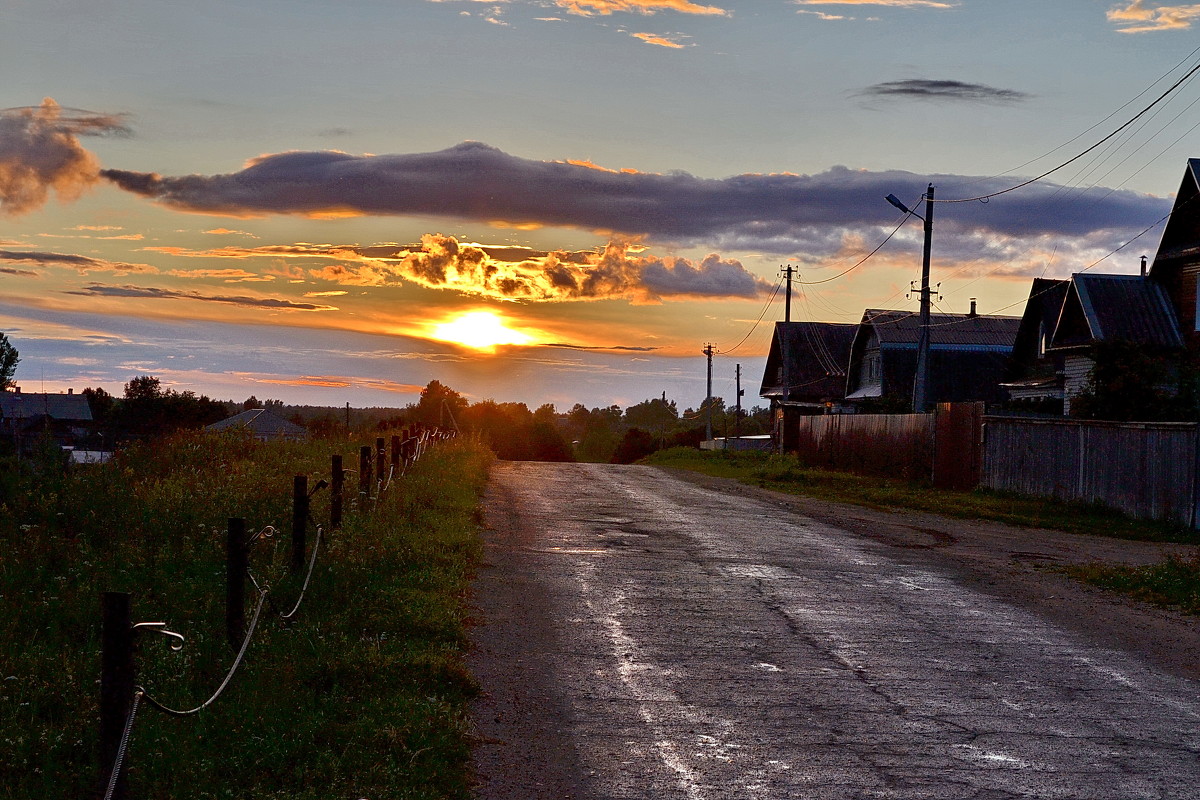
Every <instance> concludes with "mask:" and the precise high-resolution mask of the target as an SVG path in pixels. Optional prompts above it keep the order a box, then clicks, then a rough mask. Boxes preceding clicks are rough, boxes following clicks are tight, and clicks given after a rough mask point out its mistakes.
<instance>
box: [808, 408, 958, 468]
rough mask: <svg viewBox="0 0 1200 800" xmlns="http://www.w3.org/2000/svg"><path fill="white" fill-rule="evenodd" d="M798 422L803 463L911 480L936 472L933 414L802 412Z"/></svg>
mask: <svg viewBox="0 0 1200 800" xmlns="http://www.w3.org/2000/svg"><path fill="white" fill-rule="evenodd" d="M798 427H799V432H798V435H797V440H796V455H797V456H798V457H799V458H800V461H801V462H802V463H804V464H808V465H810V466H814V467H826V468H828V469H838V470H844V471H846V472H856V473H862V474H867V475H890V476H892V477H897V478H912V479H921V478H925V479H928V478H929V476H930V475H931V474H932V472H933V432H934V415H933V414H829V415H824V416H812V417H801V418H800V420H799V423H798Z"/></svg>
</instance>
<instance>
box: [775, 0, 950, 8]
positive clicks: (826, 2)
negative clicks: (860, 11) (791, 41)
mask: <svg viewBox="0 0 1200 800" xmlns="http://www.w3.org/2000/svg"><path fill="white" fill-rule="evenodd" d="M792 2H794V3H795V4H796V5H798V6H894V7H898V8H913V7H920V8H955V7H957V6H959V5H961V4H960V3H957V2H953V3H943V2H939V0H792Z"/></svg>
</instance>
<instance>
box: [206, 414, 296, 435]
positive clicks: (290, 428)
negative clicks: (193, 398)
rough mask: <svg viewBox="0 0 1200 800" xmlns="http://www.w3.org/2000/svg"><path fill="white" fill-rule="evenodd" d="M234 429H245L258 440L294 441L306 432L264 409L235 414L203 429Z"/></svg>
mask: <svg viewBox="0 0 1200 800" xmlns="http://www.w3.org/2000/svg"><path fill="white" fill-rule="evenodd" d="M234 428H246V429H248V430H249V431H250V432H251V433H253V434H254V435H255V436H257V437H260V438H271V439H274V438H279V439H294V438H298V437H302V436H304V435H305V434H306V433H307V431H305V429H304V428H302V427H300V426H299V425H297V424H296V423H294V422H289V421H288V420H286V419H284V418H283V417H278V416H276V415H275V414H272V413H271V412H270V411H268V410H267V409H265V408H252V409H250V410H248V411H243V412H242V413H240V414H235V415H233V416H232V417H229V418H228V419H223V420H221V421H220V422H214V423H213V424H212V425H209V426H208V427H206V428H205V430H208V431H227V430H231V429H234Z"/></svg>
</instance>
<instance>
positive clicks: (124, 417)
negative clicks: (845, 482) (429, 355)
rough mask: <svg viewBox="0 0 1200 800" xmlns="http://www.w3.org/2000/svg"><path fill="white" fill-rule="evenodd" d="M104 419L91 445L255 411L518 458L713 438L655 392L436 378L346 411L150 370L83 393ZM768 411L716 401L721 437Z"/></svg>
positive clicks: (628, 456)
mask: <svg viewBox="0 0 1200 800" xmlns="http://www.w3.org/2000/svg"><path fill="white" fill-rule="evenodd" d="M83 394H84V395H85V396H86V397H87V398H88V401H89V403H90V405H91V409H92V415H93V417H94V419H95V421H94V423H93V430H92V434H91V436H90V437H89V440H90V441H89V442H88V444H87V446H90V447H96V448H98V449H104V447H106V446H107V447H111V446H112V445H113V444H114V443H118V444H119V443H120V442H123V441H129V440H134V439H146V438H153V437H156V436H163V435H166V434H169V433H172V432H174V431H178V430H186V429H196V428H202V427H204V426H205V425H210V424H212V423H214V422H219V421H220V420H222V419H226V418H227V417H230V416H232V415H234V414H238V413H241V412H243V411H246V410H249V409H255V408H265V409H267V410H269V411H271V412H272V413H274V414H276V415H277V416H280V417H282V418H284V419H287V420H289V421H291V422H294V423H296V424H298V425H302V426H304V428H306V429H307V430H308V432H309V434H310V435H313V436H325V435H332V434H335V433H336V434H341V433H344V432H345V431H347V430H350V431H355V432H360V431H372V430H389V429H395V428H401V427H405V426H424V427H445V428H454V429H457V430H458V431H460V432H461V433H464V434H473V435H477V436H479V437H480V438H481V439H482V440H484V441H486V442H487V443H488V445H489V446H490V447H491V448H492V450H493V451H494V452H495V453H496V455H497V456H498V457H499V458H502V459H506V460H512V461H596V462H615V463H630V462H633V461H636V460H638V459H639V458H642V457H644V456H646V455H649V454H650V453H652V452H654V451H655V450H658V449H660V448H665V447H678V446H689V447H696V446H698V445H699V443H700V442H701V441H703V439H704V435H705V427H706V422H707V415H708V408H707V407H706V406H704V405H701V407H700V408H698V409H692V408H688V409H685V410H684V411H683V412H680V411H679V409H678V408H677V407H676V404H675V401H673V400H665V399H660V398H653V399H648V400H644V401H642V402H640V403H637V404H635V405H632V406H629V407H628V408H625V409H622V408H621V407H620V406H616V405H613V406H609V407H607V408H591V409H589V408H587V407H586V406H584V405H582V404H579V403H577V404H575V406H573V407H572V408H571V409H569V410H567V411H562V412H560V411H559V410H557V409H556V408H555V407H554V406H553V405H552V404H549V403H547V404H545V405H542V406H540V407H538V408H537V409H534V410H530V409H529V407H528V406H526V405H525V404H524V403H502V402H497V401H495V400H482V401H479V402H476V403H471V402H469V401H468V400H467V399H466V398H465V397H463V396H462V395H461V394H460V393H459V392H457V391H455V390H454V389H451V388H450V387H448V386H446V385H444V384H442V383H440V382H439V381H431V382H430V383H429V385H427V386H426V387H425V388H424V389H423V390H422V391H421V397H420V400H419V401H418V402H416V403H412V404H409V405H407V406H405V407H403V408H350V407H348V406H347V407H344V408H338V407H329V406H307V405H299V406H297V405H287V404H285V403H283V402H282V401H279V400H272V399H265V400H259V399H258V398H256V397H254V396H251V397H248V398H246V399H245V400H244V401H242V402H240V403H239V402H236V401H232V400H224V401H222V400H213V399H211V398H209V397H206V396H204V395H197V394H196V393H194V392H190V391H183V392H177V391H175V390H173V389H165V388H163V386H162V383H161V381H160V380H159V379H158V378H156V377H154V376H151V375H143V376H138V377H136V378H133V379H132V380H130V381H129V383H127V384H125V392H124V395H123V396H122V397H116V396H114V395H112V394H110V393H108V392H106V391H105V390H104V389H99V388H95V389H93V388H88V389H84V390H83ZM769 424H770V423H769V416H768V413H767V411H766V409H763V408H761V407H755V408H752V409H749V410H745V409H743V411H742V414H741V416H740V418H739V417H738V416H737V414H736V412H735V410H734V409H732V408H726V407H725V402H724V400H723V399H721V398H714V399H713V401H712V427H713V435H714V436H723V435H725V434H726V433H728V435H730V436H732V435H734V433H735V432H737V431H739V430H740V433H741V434H742V435H744V436H749V435H754V434H762V433H766V432H768V430H769Z"/></svg>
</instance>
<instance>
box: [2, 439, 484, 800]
mask: <svg viewBox="0 0 1200 800" xmlns="http://www.w3.org/2000/svg"><path fill="white" fill-rule="evenodd" d="M359 444H360V443H359V442H357V441H349V440H346V441H318V442H308V443H296V444H282V443H280V444H260V443H256V442H253V441H252V440H248V439H245V438H241V437H235V436H230V437H212V436H181V437H178V438H175V439H171V440H169V441H165V442H161V443H158V444H156V445H153V446H144V447H138V448H133V449H131V450H129V451H126V452H125V453H124V454H122V455H121V457H120V458H118V459H117V460H114V461H113V462H112V463H110V464H108V465H103V466H98V467H92V468H87V469H83V470H68V471H64V470H63V469H62V467H61V466H60V465H59V464H58V463H57V462H56V461H55V460H54V458H53V457H52V456H51V455H47V456H45V457H43V458H40V459H32V460H29V459H27V460H26V461H24V462H22V463H21V464H20V465H17V464H16V463H15V462H7V463H6V464H4V465H3V466H2V468H0V490H2V492H3V493H2V494H0V502H2V505H0V537H2V539H3V541H2V542H0V769H2V778H3V779H2V780H0V797H11V798H30V797H89V796H95V795H94V792H95V791H96V788H97V778H98V775H99V774H100V773H101V772H102V770H103V768H102V766H101V765H99V764H98V756H97V749H98V743H97V728H98V697H97V691H98V690H97V681H98V677H99V628H100V625H99V622H100V619H99V617H100V614H99V610H100V595H101V592H103V591H106V590H114V591H128V592H131V593H132V595H133V597H132V602H133V614H134V621H135V622H139V621H160V620H161V621H166V622H167V623H168V624H169V627H170V628H171V629H172V630H175V631H178V632H180V633H182V634H184V635H185V636H186V637H187V646H186V647H185V648H184V650H183V651H182V652H180V653H173V652H171V651H170V650H169V649H168V647H167V641H166V640H165V638H163V637H159V636H155V635H153V634H145V635H139V637H138V652H137V663H138V665H139V670H140V675H139V682H140V683H141V684H142V685H144V686H145V687H146V689H147V690H148V691H149V692H150V693H151V694H152V695H154V696H155V697H156V698H157V699H158V700H159V701H160V702H163V703H164V704H166V705H168V706H172V707H175V708H190V707H193V706H195V705H198V704H199V703H201V702H203V701H204V700H205V699H207V698H208V697H209V696H210V695H211V694H212V692H213V691H214V689H215V688H216V687H217V686H218V685H219V684H220V682H221V680H222V678H223V677H224V675H225V672H226V670H228V668H229V666H230V665H231V664H232V661H233V653H232V651H231V649H230V647H229V646H228V644H227V643H226V641H225V637H224V569H225V567H224V533H223V531H224V528H225V524H226V520H227V518H228V517H231V516H243V517H245V518H246V519H247V527H248V529H249V530H251V531H255V530H258V529H261V528H262V527H263V526H265V525H275V526H277V527H278V528H279V529H280V531H281V532H282V533H281V535H276V536H275V537H273V538H271V539H260V540H259V542H258V543H257V544H256V545H255V546H254V549H253V551H252V552H251V557H250V560H251V569H252V570H253V571H254V572H255V574H256V576H257V577H258V579H259V580H260V581H265V582H267V583H269V584H270V586H271V587H272V595H273V596H274V597H275V601H276V603H277V605H278V606H279V607H280V609H281V610H284V611H286V610H288V609H290V607H291V606H292V604H293V603H294V602H295V600H296V598H297V597H298V593H299V582H300V580H301V579H302V576H299V577H297V576H292V575H290V574H289V573H288V569H287V565H288V562H289V558H288V548H289V539H290V537H289V536H288V535H287V531H288V530H289V528H290V515H291V508H290V506H291V483H292V475H294V474H300V473H307V474H310V475H311V476H312V478H310V485H313V484H315V482H316V479H317V478H320V477H328V470H329V466H328V465H329V455H330V454H332V453H342V454H343V455H344V456H346V457H347V458H346V463H347V464H350V463H354V461H353V460H352V458H351V456H352V455H353V454H354V453H355V451H357V449H358V445H359ZM490 459H491V455H490V453H488V452H487V451H486V450H484V449H481V448H480V447H478V446H477V445H474V444H472V443H470V442H457V443H449V444H445V445H441V446H438V447H435V448H433V449H432V450H430V451H429V452H428V453H427V454H426V455H425V457H424V458H423V459H422V460H421V461H420V462H419V463H418V464H417V465H416V466H415V468H414V469H412V470H411V471H410V472H409V474H407V475H405V476H403V477H402V478H400V479H398V480H397V481H396V482H395V483H394V484H393V485H392V486H391V487H390V489H389V491H388V492H386V493H385V494H384V496H383V498H382V500H380V501H379V502H378V503H375V502H374V501H369V502H367V503H364V504H363V507H361V508H359V507H358V503H357V501H355V502H353V503H351V504H350V506H351V507H349V508H348V509H347V514H346V517H345V521H344V527H343V528H342V529H341V530H340V531H338V532H336V533H335V534H333V535H331V536H330V537H329V538H328V541H327V542H326V545H325V547H324V548H323V550H322V552H321V553H320V554H319V555H318V560H317V566H316V569H315V572H314V574H313V578H312V583H311V584H310V586H309V588H308V592H307V594H306V596H305V600H304V605H303V606H302V608H301V610H300V613H299V615H298V620H297V622H295V623H294V624H292V625H290V626H286V625H283V624H282V623H281V622H280V620H279V619H278V617H277V616H275V615H273V614H271V613H269V612H270V610H271V609H270V607H268V608H267V609H266V610H265V611H264V619H263V620H262V621H261V622H260V625H259V630H258V632H257V633H256V635H255V637H254V639H253V642H252V644H251V646H250V649H249V651H248V656H247V659H246V662H245V664H244V665H243V666H242V668H241V669H240V671H239V672H238V673H237V675H236V676H235V677H234V679H233V681H232V682H231V684H230V686H229V688H228V690H227V691H226V692H225V694H224V695H223V696H222V697H221V698H220V699H219V700H217V702H216V703H214V704H213V705H212V706H210V707H209V708H207V709H205V710H204V711H203V712H201V713H200V714H199V715H197V716H194V717H189V718H185V719H176V718H172V717H167V716H165V715H163V714H161V713H158V712H157V711H155V710H153V709H150V708H149V707H147V706H145V705H143V706H142V709H141V711H140V712H139V715H138V718H137V723H136V726H135V728H134V731H133V736H132V740H131V745H130V750H129V757H128V762H127V763H128V764H129V796H131V797H143V798H164V799H165V798H171V799H172V800H190V799H191V798H223V797H238V798H241V797H256V798H270V797H287V798H295V799H297V800H306V799H308V798H312V799H313V800H316V798H322V800H325V798H329V797H350V798H356V797H376V798H377V797H389V798H465V797H468V796H469V787H468V779H467V766H468V759H469V743H468V741H467V737H466V713H467V711H466V706H467V703H468V701H469V700H470V698H471V697H472V696H473V695H474V693H475V692H476V691H477V687H476V686H475V684H474V682H473V680H472V679H471V677H470V676H469V675H468V673H467V671H466V669H465V667H464V663H463V653H464V651H465V647H466V631H465V619H466V613H465V609H464V602H463V600H464V596H465V593H466V591H467V587H468V582H469V578H470V575H471V571H472V566H473V563H474V561H475V559H476V558H477V555H478V547H479V544H478V538H477V504H478V493H479V491H480V489H481V488H482V485H483V482H484V481H485V480H486V473H487V468H488V465H489V464H490ZM353 477H354V476H350V480H348V481H347V488H348V489H350V486H351V485H352V484H353ZM347 494H348V497H349V495H352V494H353V492H352V491H348V493H347ZM328 495H329V493H328V491H323V492H318V493H317V494H316V495H314V497H313V518H314V520H317V521H320V520H325V519H328ZM310 537H311V533H310ZM310 541H311V539H310ZM253 597H254V592H253V590H251V603H250V607H251V608H252V607H253Z"/></svg>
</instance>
